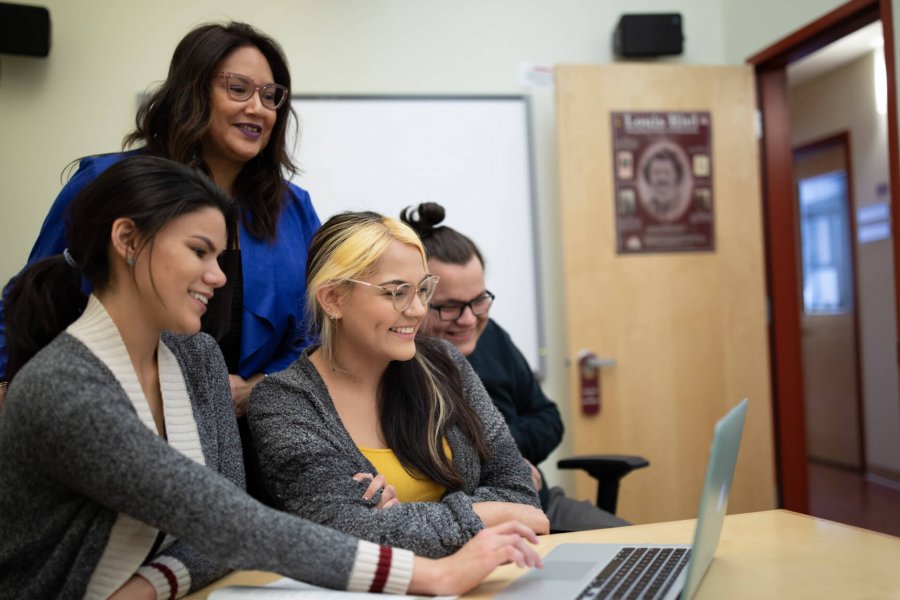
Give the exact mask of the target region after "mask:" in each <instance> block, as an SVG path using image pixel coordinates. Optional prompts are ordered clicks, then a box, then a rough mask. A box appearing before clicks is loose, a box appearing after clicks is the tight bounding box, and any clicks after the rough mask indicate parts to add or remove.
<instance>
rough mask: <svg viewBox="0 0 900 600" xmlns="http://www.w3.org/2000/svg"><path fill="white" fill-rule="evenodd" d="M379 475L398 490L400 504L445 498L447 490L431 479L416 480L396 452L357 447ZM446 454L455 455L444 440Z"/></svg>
mask: <svg viewBox="0 0 900 600" xmlns="http://www.w3.org/2000/svg"><path fill="white" fill-rule="evenodd" d="M357 447H358V448H359V451H360V452H362V453H363V456H365V457H366V458H367V459H369V462H370V463H372V465H373V466H374V467H375V470H376V471H377V472H378V473H381V474H382V475H384V478H385V480H386V481H387V482H388V483H389V484H390V485H392V486H394V489H395V490H397V498H398V499H399V500H400V502H438V501H440V499H441V498H442V497H443V496H444V492H446V491H447V489H446V488H445V487H444V486H442V485H438V484H437V483H435V482H433V481H431V480H430V479H415V478H414V477H412V476H411V475H410V474H409V473H407V472H406V469H404V468H403V465H401V464H400V460H399V459H398V458H397V455H396V454H394V451H393V450H391V449H390V448H363V447H362V446H357ZM444 454H445V455H446V456H447V458H450V459H452V458H453V453H452V452H451V451H450V445H449V444H447V440H444Z"/></svg>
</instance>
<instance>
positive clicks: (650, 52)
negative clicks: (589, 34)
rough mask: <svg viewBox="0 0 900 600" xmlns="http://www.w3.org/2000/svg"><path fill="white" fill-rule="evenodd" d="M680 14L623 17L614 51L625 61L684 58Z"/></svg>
mask: <svg viewBox="0 0 900 600" xmlns="http://www.w3.org/2000/svg"><path fill="white" fill-rule="evenodd" d="M683 50H684V35H683V34H682V31H681V14H679V13H662V14H631V15H622V16H621V17H620V18H619V24H618V25H616V31H615V33H613V51H614V52H615V53H616V54H617V55H619V56H624V57H626V58H632V57H647V56H665V55H671V54H681V53H682V51H683Z"/></svg>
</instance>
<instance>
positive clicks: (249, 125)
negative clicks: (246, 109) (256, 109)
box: [237, 123, 262, 135]
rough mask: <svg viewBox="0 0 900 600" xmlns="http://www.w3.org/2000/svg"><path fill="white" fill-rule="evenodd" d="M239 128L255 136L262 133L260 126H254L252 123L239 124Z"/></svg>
mask: <svg viewBox="0 0 900 600" xmlns="http://www.w3.org/2000/svg"><path fill="white" fill-rule="evenodd" d="M237 128H238V129H240V130H242V131H246V132H247V133H252V134H254V135H258V134H260V133H262V127H260V126H259V125H253V124H252V123H239V124H238V125H237Z"/></svg>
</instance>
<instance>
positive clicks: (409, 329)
mask: <svg viewBox="0 0 900 600" xmlns="http://www.w3.org/2000/svg"><path fill="white" fill-rule="evenodd" d="M391 331H393V332H394V333H402V334H405V335H409V334H412V333H415V332H416V328H415V327H391Z"/></svg>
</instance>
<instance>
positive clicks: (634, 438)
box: [556, 65, 776, 523]
mask: <svg viewBox="0 0 900 600" xmlns="http://www.w3.org/2000/svg"><path fill="white" fill-rule="evenodd" d="M556 82H557V119H558V131H559V171H560V205H561V215H562V218H561V227H562V231H561V234H562V235H561V238H562V245H563V257H564V268H565V297H566V303H565V305H566V321H567V325H566V327H567V338H568V342H567V346H568V356H569V363H570V365H571V367H570V383H571V388H570V389H571V396H572V397H571V414H572V415H573V417H572V426H571V427H570V429H569V431H568V432H567V435H569V436H571V437H572V439H573V446H574V448H573V449H574V454H593V453H626V454H640V455H643V456H645V457H646V458H648V459H649V460H650V463H651V466H650V467H649V468H648V469H643V470H641V471H638V472H635V473H633V474H631V475H629V476H628V477H627V478H625V479H624V480H623V485H622V489H621V491H620V497H619V511H618V512H619V514H620V515H621V516H622V517H623V518H625V519H628V520H630V521H632V522H636V523H648V522H656V521H664V520H673V519H684V518H692V517H695V516H696V513H697V507H698V505H699V494H700V488H701V486H702V482H703V474H704V469H705V466H706V459H707V456H708V451H709V444H710V441H711V439H712V429H713V425H714V423H715V422H716V420H717V419H718V418H719V417H721V416H722V415H723V414H725V412H726V411H727V410H728V409H729V408H730V407H732V406H733V405H734V404H736V403H737V402H738V401H739V400H740V399H741V398H743V397H745V396H746V397H748V398H750V408H749V413H748V420H747V425H746V429H745V431H744V439H743V442H742V447H741V451H740V455H739V458H738V468H737V473H736V476H735V483H734V488H733V495H732V499H731V503H730V506H729V511H730V512H747V511H755V510H765V509H770V508H773V507H774V506H775V505H776V498H775V473H774V458H773V438H772V412H771V406H770V404H771V400H770V380H769V356H768V346H767V343H768V339H767V324H766V306H765V280H764V279H765V275H764V256H763V239H762V214H761V200H760V180H759V166H758V148H757V144H758V141H757V138H756V135H755V128H754V119H755V94H754V80H753V73H752V70H751V69H750V68H749V67H690V66H669V65H606V66H561V67H558V69H557V71H556ZM620 111H648V112H651V111H653V112H655V111H708V112H709V113H710V117H711V127H712V141H711V144H712V156H711V164H712V169H713V189H712V204H713V210H714V222H715V250H714V251H706V252H679V253H649V254H618V253H617V251H616V247H617V246H616V231H615V224H614V221H615V207H614V204H613V185H614V182H613V157H612V137H611V136H612V132H611V114H610V113H611V112H620ZM582 350H589V351H592V352H594V353H596V354H597V355H598V357H600V358H601V359H611V360H614V361H615V365H614V366H610V367H603V368H602V374H601V377H600V379H601V389H602V391H601V396H602V409H601V411H600V413H599V414H598V415H593V416H588V415H583V414H582V413H581V410H580V408H579V395H580V391H579V374H578V369H577V368H576V359H577V356H578V353H579V352H580V351H582ZM594 492H595V487H594V484H593V482H592V481H591V480H590V479H589V478H588V477H587V476H586V475H579V476H578V480H577V489H576V493H577V495H578V496H579V497H581V498H585V499H588V498H592V497H593V495H594Z"/></svg>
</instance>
